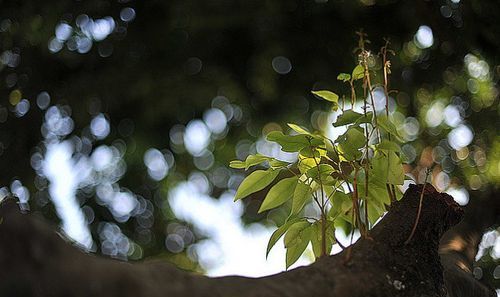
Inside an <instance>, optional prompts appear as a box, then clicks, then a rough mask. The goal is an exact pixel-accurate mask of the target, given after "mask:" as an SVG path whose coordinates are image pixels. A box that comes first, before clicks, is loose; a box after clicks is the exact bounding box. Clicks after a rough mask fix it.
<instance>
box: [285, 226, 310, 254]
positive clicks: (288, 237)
mask: <svg viewBox="0 0 500 297" xmlns="http://www.w3.org/2000/svg"><path fill="white" fill-rule="evenodd" d="M309 226H311V223H309V222H308V221H299V222H296V223H295V224H293V225H292V226H290V228H288V231H287V232H286V234H285V240H284V242H285V247H286V248H289V247H291V246H294V245H296V244H299V243H301V242H303V241H309V239H310V238H311V237H310V231H311V230H310V229H309Z"/></svg>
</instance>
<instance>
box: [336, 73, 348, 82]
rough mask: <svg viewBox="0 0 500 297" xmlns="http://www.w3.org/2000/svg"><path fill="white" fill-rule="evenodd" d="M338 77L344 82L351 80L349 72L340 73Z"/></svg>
mask: <svg viewBox="0 0 500 297" xmlns="http://www.w3.org/2000/svg"><path fill="white" fill-rule="evenodd" d="M337 79H338V80H341V81H343V82H348V81H350V80H351V75H350V74H349V73H340V74H339V75H338V76H337Z"/></svg>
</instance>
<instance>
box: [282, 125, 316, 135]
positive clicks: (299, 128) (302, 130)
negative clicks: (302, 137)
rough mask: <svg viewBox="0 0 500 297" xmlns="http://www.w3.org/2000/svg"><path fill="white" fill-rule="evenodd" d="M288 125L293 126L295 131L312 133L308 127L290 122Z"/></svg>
mask: <svg viewBox="0 0 500 297" xmlns="http://www.w3.org/2000/svg"><path fill="white" fill-rule="evenodd" d="M287 125H288V127H290V128H292V130H293V131H295V132H297V133H299V134H307V135H309V134H311V133H310V132H309V131H307V129H306V128H303V127H301V126H299V125H296V124H292V123H288V124H287Z"/></svg>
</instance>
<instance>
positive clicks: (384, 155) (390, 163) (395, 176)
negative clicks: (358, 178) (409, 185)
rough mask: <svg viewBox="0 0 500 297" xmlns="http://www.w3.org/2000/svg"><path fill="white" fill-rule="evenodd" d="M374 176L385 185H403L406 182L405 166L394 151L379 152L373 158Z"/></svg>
mask: <svg viewBox="0 0 500 297" xmlns="http://www.w3.org/2000/svg"><path fill="white" fill-rule="evenodd" d="M372 166H373V175H374V176H375V178H377V179H379V180H381V181H382V182H384V183H388V184H393V185H402V184H403V182H404V178H405V175H404V171H403V164H402V162H401V159H400V158H399V157H398V155H397V154H396V153H395V152H393V151H387V152H385V151H378V152H376V153H375V156H374V157H373V158H372Z"/></svg>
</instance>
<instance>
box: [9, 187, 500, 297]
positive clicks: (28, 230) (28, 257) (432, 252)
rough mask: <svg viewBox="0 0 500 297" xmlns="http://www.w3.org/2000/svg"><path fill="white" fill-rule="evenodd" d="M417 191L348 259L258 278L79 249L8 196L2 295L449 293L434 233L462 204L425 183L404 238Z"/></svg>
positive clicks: (439, 232) (338, 257)
mask: <svg viewBox="0 0 500 297" xmlns="http://www.w3.org/2000/svg"><path fill="white" fill-rule="evenodd" d="M421 191H422V185H417V186H411V187H410V188H409V189H408V191H407V192H406V193H405V195H404V196H403V198H402V199H401V201H398V202H395V204H394V205H393V206H392V207H391V209H390V210H389V212H388V213H387V214H386V215H385V217H384V218H383V219H382V220H381V221H380V223H379V224H377V225H376V226H375V227H374V228H373V230H371V232H370V238H368V239H360V240H359V241H358V242H357V243H355V244H354V245H353V247H352V250H351V251H350V254H351V257H349V259H347V257H346V254H347V251H344V252H342V253H340V254H338V255H335V256H329V257H323V258H321V259H319V260H317V261H316V262H315V263H313V264H311V265H309V266H306V267H300V268H297V269H294V270H291V271H288V272H283V273H279V274H276V275H272V276H268V277H262V278H245V277H236V276H229V277H221V278H208V277H205V276H201V275H195V274H192V273H187V272H183V271H180V270H178V269H176V268H175V267H173V266H171V265H169V264H165V263H160V262H142V263H136V264H130V263H126V262H120V261H115V260H111V259H103V258H99V257H95V256H92V255H89V254H84V253H82V252H80V251H79V250H78V249H76V248H74V247H72V246H71V245H70V244H69V243H68V242H66V241H64V240H63V239H61V238H60V237H59V236H57V234H56V233H55V232H54V231H53V229H52V228H50V227H49V226H48V225H47V224H46V223H44V222H42V221H41V219H40V218H37V217H36V216H34V215H23V214H21V213H20V212H19V210H18V207H17V205H16V204H15V203H14V202H13V200H8V201H6V202H4V203H3V204H2V205H1V206H0V218H2V223H1V224H0V267H1V268H0V296H54V297H59V296H65V297H77V296H120V297H127V296H148V297H156V296H158V297H159V296H162V297H165V296H167V297H173V296H190V297H194V296H243V297H244V296H266V297H267V296H269V297H271V296H290V297H302V296H303V297H306V296H308V297H309V296H384V297H388V296H410V297H411V296H429V297H431V296H432V297H434V296H436V297H438V296H447V289H446V287H445V281H444V278H443V269H442V266H441V263H440V258H439V254H438V246H439V240H440V238H441V236H442V235H443V233H444V232H445V231H446V230H448V228H450V227H451V226H453V225H455V224H457V223H458V222H459V221H460V219H461V217H462V215H463V210H462V208H461V207H460V206H459V205H458V204H456V203H455V202H454V201H453V199H452V198H451V197H450V196H449V195H447V194H444V193H438V192H437V191H436V190H435V189H434V188H433V187H432V186H431V185H429V184H427V185H426V187H425V193H424V197H423V206H422V211H421V215H420V218H419V221H418V225H417V228H416V232H415V234H414V236H413V237H412V239H411V241H410V242H409V243H408V244H405V243H404V242H405V241H406V240H407V238H408V236H409V234H410V232H411V229H412V227H413V224H414V222H415V218H416V214H417V208H418V205H419V200H420V193H421ZM472 280H473V279H472ZM491 293H492V291H485V293H484V294H486V295H474V296H494V295H487V294H491ZM453 296H460V295H453ZM464 296H465V295H464ZM467 296H471V295H467Z"/></svg>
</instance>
